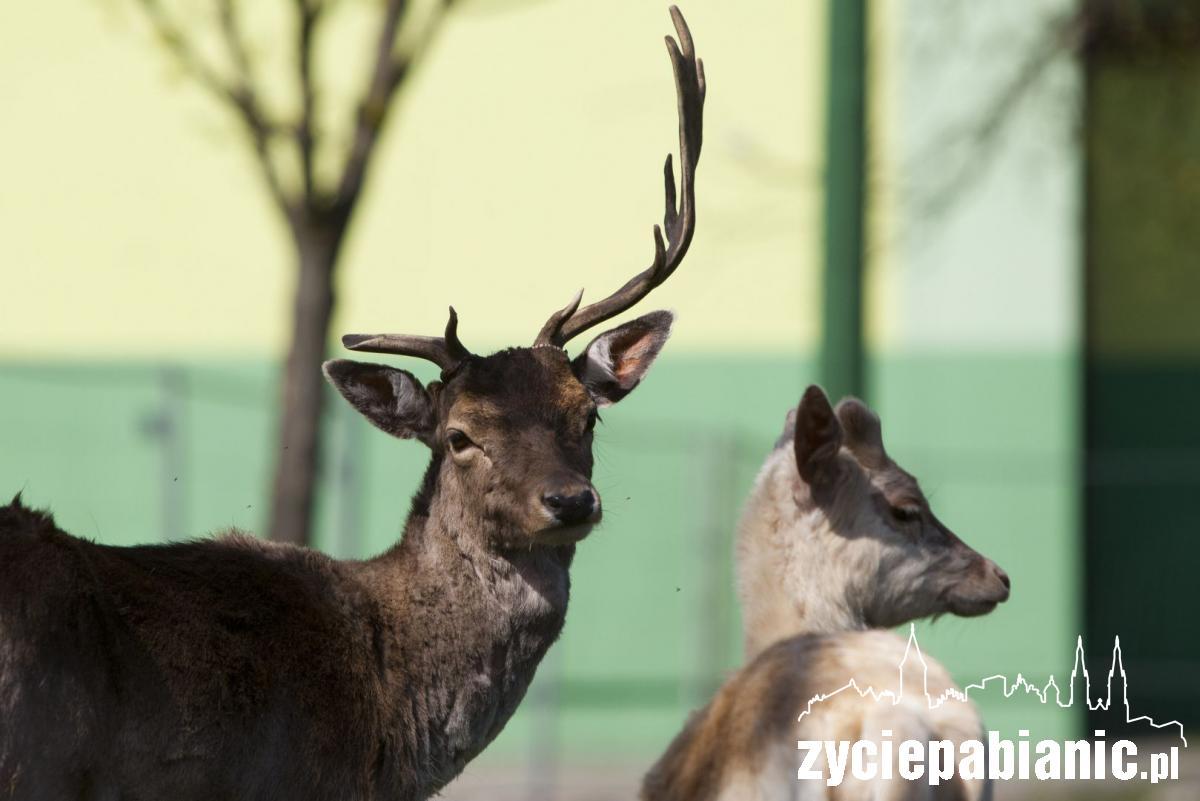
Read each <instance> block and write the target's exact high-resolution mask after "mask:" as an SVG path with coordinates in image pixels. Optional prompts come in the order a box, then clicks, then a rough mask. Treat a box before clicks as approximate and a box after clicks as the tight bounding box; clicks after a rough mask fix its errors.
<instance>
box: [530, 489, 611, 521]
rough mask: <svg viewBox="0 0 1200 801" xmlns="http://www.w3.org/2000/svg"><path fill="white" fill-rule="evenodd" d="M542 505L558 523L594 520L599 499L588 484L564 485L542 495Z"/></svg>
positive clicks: (597, 512)
mask: <svg viewBox="0 0 1200 801" xmlns="http://www.w3.org/2000/svg"><path fill="white" fill-rule="evenodd" d="M542 505H543V506H545V507H546V510H547V511H548V512H550V514H551V515H552V516H553V517H554V519H555V520H557V521H558V522H560V523H563V524H566V525H572V524H575V523H587V522H594V521H595V520H596V518H597V516H598V514H599V511H600V499H599V498H597V497H596V491H595V490H593V489H592V488H591V487H590V486H584V485H579V484H575V485H566V486H561V487H556V488H554V489H553V490H550V491H548V492H546V493H545V494H544V495H542Z"/></svg>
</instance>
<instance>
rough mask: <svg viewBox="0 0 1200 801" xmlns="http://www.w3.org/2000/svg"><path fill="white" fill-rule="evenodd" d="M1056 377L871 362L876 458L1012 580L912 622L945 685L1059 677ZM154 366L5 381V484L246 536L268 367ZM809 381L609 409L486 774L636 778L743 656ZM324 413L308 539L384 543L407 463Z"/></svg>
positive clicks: (1027, 368) (1063, 653)
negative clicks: (741, 577) (768, 505)
mask: <svg viewBox="0 0 1200 801" xmlns="http://www.w3.org/2000/svg"><path fill="white" fill-rule="evenodd" d="M1064 365H1065V361H1064V359H1062V358H1046V357H1040V356H1037V355H1027V356H1005V357H998V356H995V355H987V354H969V355H967V354H964V355H961V356H957V357H948V356H945V355H938V356H929V357H920V356H904V357H900V356H892V357H886V358H883V359H880V360H878V362H877V363H876V364H875V366H874V368H873V370H872V376H871V383H872V386H874V387H876V388H877V397H878V401H877V404H876V405H877V408H878V409H879V411H880V413H881V415H882V418H883V421H884V432H885V437H886V439H887V442H888V447H889V450H890V451H891V452H892V453H893V455H894V456H895V457H896V458H897V460H898V461H900V463H901V464H903V465H905V466H906V467H908V468H909V469H911V470H912V471H913V472H914V473H915V474H916V475H917V476H918V477H919V478H920V479H921V481H922V483H923V485H924V486H925V488H926V490H927V491H928V493H929V494H930V496H931V497H932V501H933V504H934V506H935V508H936V509H937V510H938V513H939V515H940V516H941V517H942V518H943V519H944V520H945V521H946V522H947V524H948V525H950V526H951V527H952V528H953V529H954V530H955V531H956V532H958V533H959V534H960V535H961V536H962V537H963V538H964V539H966V540H967V541H968V542H969V543H971V544H972V545H973V546H975V547H977V548H978V549H979V550H980V551H982V552H984V553H986V554H988V555H989V556H991V557H993V558H995V559H996V560H997V561H998V562H999V563H1000V564H1001V565H1002V566H1004V567H1005V569H1007V570H1008V571H1009V573H1010V574H1011V575H1012V579H1013V587H1014V595H1013V599H1012V600H1011V601H1010V602H1009V603H1008V604H1006V605H1004V606H1002V607H1001V608H1000V609H999V610H998V611H997V612H995V613H994V614H993V615H991V616H989V617H986V618H981V619H976V620H969V621H968V620H961V619H956V618H943V619H942V620H940V621H938V622H937V623H934V624H923V625H922V626H921V632H920V637H921V643H922V645H923V646H924V648H925V649H926V652H927V653H929V654H931V655H933V656H934V657H936V658H937V659H939V660H941V661H942V662H944V663H945V664H946V665H948V666H949V667H950V668H951V669H952V671H953V673H954V675H955V676H956V678H958V679H959V680H960V681H963V682H966V681H972V680H975V679H978V678H981V677H982V676H984V675H990V674H992V673H995V672H1000V671H1003V672H1008V673H1014V674H1015V673H1017V672H1023V673H1025V675H1028V676H1042V675H1043V674H1045V673H1048V672H1051V671H1061V670H1063V669H1064V668H1066V667H1069V658H1070V656H1071V643H1072V642H1073V638H1074V634H1075V633H1076V631H1075V628H1074V626H1075V616H1076V608H1075V607H1076V600H1075V599H1076V594H1075V582H1076V578H1077V575H1076V574H1077V566H1076V560H1075V553H1074V541H1073V538H1072V537H1071V536H1070V533H1071V532H1072V531H1073V529H1074V525H1075V520H1074V515H1075V511H1074V500H1073V498H1074V491H1073V485H1072V475H1073V472H1072V471H1073V462H1072V458H1073V457H1072V455H1071V453H1070V452H1069V451H1068V450H1067V449H1066V448H1064V446H1063V445H1062V443H1061V440H1060V438H1057V437H1056V436H1055V433H1056V432H1058V431H1060V430H1061V429H1062V428H1063V427H1067V426H1069V425H1070V424H1071V423H1070V420H1064V419H1062V417H1061V414H1056V413H1054V412H1053V410H1052V408H1051V409H1048V408H1047V406H1046V405H1045V404H1044V402H1043V400H1042V399H1041V397H1040V395H1039V394H1038V393H1033V392H1030V391H1029V388H1030V387H1038V388H1039V389H1040V390H1041V392H1043V393H1045V394H1047V395H1050V396H1057V395H1063V394H1069V392H1070V388H1069V387H1067V386H1064V376H1065V375H1067V374H1068V371H1067V370H1065V369H1064ZM172 369H173V370H174V371H175V372H174V373H167V374H166V375H172V376H176V377H175V378H174V379H172V381H164V372H163V368H162V367H160V366H156V365H151V364H141V363H123V364H111V365H108V366H105V367H97V366H82V365H81V366H76V365H66V364H59V365H52V366H38V367H33V366H28V365H4V366H3V367H0V398H2V399H3V400H2V401H0V420H2V421H3V423H2V424H0V443H2V448H3V459H2V460H0V489H2V490H3V491H4V492H9V491H11V492H15V491H17V490H24V492H25V495H26V498H27V499H28V501H29V502H31V503H34V504H38V505H45V506H49V507H51V508H52V509H53V510H54V511H55V513H56V515H57V517H58V520H59V523H60V524H61V525H62V526H63V527H64V528H66V529H68V530H69V531H71V532H72V533H75V534H78V535H80V536H86V537H91V538H94V539H96V540H98V541H101V542H108V543H132V542H142V541H156V540H160V539H162V538H163V534H162V532H163V530H164V527H165V526H167V525H169V523H167V522H164V517H165V516H167V515H168V514H169V510H171V509H178V510H181V514H182V517H183V521H182V523H180V524H179V525H180V526H181V528H182V530H183V533H184V534H185V535H186V536H200V535H203V534H205V533H207V532H210V531H213V530H216V529H219V528H222V527H226V526H230V525H237V526H244V527H247V528H250V529H252V530H253V529H257V528H258V527H259V526H260V521H261V519H262V516H263V510H262V509H261V508H260V506H259V504H260V499H261V498H262V497H263V496H264V494H265V492H264V490H265V487H266V480H267V474H268V463H267V458H266V457H267V454H268V453H269V447H270V442H271V436H270V435H271V428H270V424H271V422H272V421H271V417H270V414H269V409H270V408H271V403H272V401H273V396H272V389H271V386H272V382H271V376H272V372H273V368H272V366H271V365H269V364H265V363H258V364H250V363H247V364H243V365H240V366H237V367H217V366H214V365H207V364H187V365H181V366H178V367H175V368H172ZM418 369H419V370H420V369H421V368H418ZM179 374H182V380H180V379H179V378H178V375H179ZM812 375H813V370H812V368H811V366H810V365H809V364H808V362H807V361H806V360H805V359H803V358H799V357H791V358H784V357H776V358H761V357H758V358H756V357H752V356H736V355H726V356H709V357H702V356H698V355H687V356H676V357H671V356H665V357H664V358H663V359H662V360H660V362H659V363H658V364H657V365H656V366H655V369H654V372H653V373H652V375H651V376H650V377H649V378H648V379H647V380H646V382H645V383H644V384H643V385H642V386H641V387H639V388H638V390H637V392H635V393H634V394H633V395H632V396H630V397H629V398H628V399H626V400H625V401H624V402H623V403H621V404H620V405H618V406H616V407H614V408H613V409H611V410H610V411H609V412H608V413H606V415H605V422H604V423H603V425H602V427H601V430H600V433H599V436H598V438H597V445H596V456H597V460H596V472H595V480H596V483H597V486H598V488H599V489H600V492H601V494H602V496H603V498H604V503H605V510H606V511H605V523H604V525H603V526H602V527H601V528H600V529H599V530H597V531H596V532H595V533H594V534H593V535H592V536H591V537H590V538H589V539H588V540H587V541H585V542H584V543H583V545H582V546H581V547H580V551H579V555H578V558H577V560H576V566H575V568H574V572H573V588H574V591H573V596H572V607H571V611H570V615H569V617H568V622H567V626H566V632H565V634H564V637H563V639H562V641H561V642H560V643H559V644H558V645H557V646H556V647H555V649H554V650H553V651H552V652H551V655H550V656H549V657H548V659H547V661H546V663H545V665H544V666H543V669H542V670H541V672H540V673H539V678H538V681H537V682H536V683H535V687H534V689H533V690H532V691H531V696H530V698H529V699H528V701H527V703H526V704H525V705H524V706H523V707H522V709H521V711H520V712H519V713H518V715H517V717H516V718H515V719H514V720H513V722H512V723H511V724H510V726H509V727H508V729H507V730H506V731H505V733H504V734H503V735H502V737H501V740H500V741H499V742H498V743H497V745H496V747H495V748H494V749H492V750H491V751H490V752H489V754H488V755H487V758H488V759H498V760H512V759H521V758H523V756H522V755H523V754H525V753H526V752H527V751H529V750H530V749H534V748H537V747H541V746H539V743H540V744H542V746H544V745H545V744H546V743H551V744H552V746H551V747H554V748H556V749H557V750H558V751H560V752H561V753H563V754H565V755H566V756H567V757H569V758H586V757H588V756H596V757H599V758H603V757H604V756H605V755H608V756H617V755H624V756H627V757H629V759H630V760H632V761H634V762H635V763H636V762H638V761H641V762H645V763H647V764H648V763H649V761H650V759H651V757H652V756H653V755H655V754H657V753H658V752H659V751H660V750H661V749H662V748H663V747H664V746H665V744H666V742H667V741H668V740H669V739H670V737H671V736H672V735H673V734H674V733H675V732H676V731H677V730H678V729H679V727H680V726H681V725H682V722H683V720H684V717H685V715H686V712H687V711H688V710H689V709H691V708H694V707H695V706H698V705H699V704H701V703H703V701H704V700H706V699H707V698H708V697H709V694H710V693H711V690H712V688H713V687H715V685H716V683H717V682H718V681H719V680H720V677H721V676H722V675H723V674H724V672H725V671H726V670H728V669H730V668H732V667H734V666H736V665H737V664H738V661H739V659H740V655H739V650H740V635H739V629H738V626H739V624H738V620H737V613H736V608H735V604H734V598H733V591H732V572H731V544H732V540H731V535H732V528H733V522H734V520H735V519H736V515H737V511H738V508H739V506H740V504H741V501H742V499H743V498H744V497H745V494H746V492H747V491H748V489H749V487H750V484H751V482H752V480H753V477H754V474H755V472H756V471H757V469H758V466H759V465H760V463H761V461H762V458H763V457H764V456H765V455H766V453H767V452H768V450H769V449H770V447H771V444H772V443H773V441H774V440H775V438H776V436H777V435H778V432H779V430H780V427H781V426H782V424H783V418H784V415H785V413H786V412H787V410H788V409H789V408H790V407H791V406H792V405H793V404H795V403H796V401H797V400H798V398H799V396H800V393H801V391H802V389H803V386H804V385H805V384H806V383H808V381H810V380H811V376H812ZM180 388H182V389H180ZM164 408H168V409H170V408H174V409H175V414H176V415H177V419H178V421H179V424H178V426H179V427H178V429H177V430H178V431H180V432H181V436H180V437H179V438H178V439H176V440H172V439H170V438H166V439H164V438H163V437H162V436H161V434H157V435H156V434H154V433H153V431H154V430H155V429H154V426H152V425H151V423H152V422H153V421H154V420H155V419H156V417H159V416H161V412H162V410H163V409H164ZM333 409H334V411H333V412H332V414H333V419H332V421H331V425H330V426H329V437H330V442H329V447H328V449H327V460H326V463H325V465H324V466H323V469H322V494H321V503H320V509H319V512H318V514H319V517H320V521H321V522H320V526H319V536H318V545H319V546H320V547H322V548H323V549H325V550H328V551H330V552H333V553H338V554H341V555H346V556H349V555H360V554H370V553H375V552H378V551H380V550H382V549H383V548H385V547H387V546H388V544H389V543H391V542H392V541H393V538H394V537H395V536H396V535H397V532H398V531H399V529H400V525H401V522H402V519H403V516H404V515H405V513H406V511H407V505H408V499H409V496H410V494H411V492H412V491H413V489H414V488H415V486H416V483H417V480H418V478H419V475H420V473H421V471H422V469H423V467H424V464H425V452H424V449H423V447H422V446H420V445H419V444H417V443H414V442H401V441H397V440H393V439H391V438H389V437H387V436H385V435H384V434H382V433H380V432H378V431H376V430H375V429H373V428H370V427H369V426H368V425H367V424H366V423H365V422H363V421H361V420H360V419H359V418H358V417H357V416H355V415H354V414H353V413H352V412H348V411H344V410H348V409H349V407H348V406H346V405H345V404H342V403H341V402H340V401H339V402H338V403H337V404H336V405H333ZM159 430H161V426H159ZM172 442H174V443H175V444H174V445H171V444H170V443H172ZM175 465H177V466H178V469H177V470H175V469H174V467H173V466H175ZM168 468H171V469H172V470H175V472H178V473H180V475H178V476H176V475H170V474H169V473H165V472H164V470H167V469H168ZM347 475H350V476H352V479H351V480H350V481H349V483H347ZM176 478H178V481H176V480H175V479H176ZM347 527H350V529H351V530H349V531H347ZM983 709H984V714H985V716H987V718H988V720H989V723H991V724H994V725H1008V724H1010V723H1011V724H1013V725H1016V724H1018V723H1019V724H1020V725H1021V726H1026V727H1029V726H1032V727H1034V728H1036V729H1038V730H1048V731H1052V732H1057V733H1060V734H1061V733H1066V732H1067V731H1068V730H1069V729H1070V727H1071V725H1072V723H1071V720H1072V719H1071V717H1070V715H1069V714H1064V713H1062V712H1061V711H1059V710H1054V709H1051V708H1049V707H1035V706H1033V705H1030V704H1029V703H1028V702H1025V701H1021V702H1017V703H1013V702H1010V703H1008V704H997V703H995V701H994V699H993V700H992V702H991V703H986V702H985V703H984V704H983ZM550 733H554V734H553V736H552V735H551V734H550Z"/></svg>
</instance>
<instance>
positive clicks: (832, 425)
mask: <svg viewBox="0 0 1200 801" xmlns="http://www.w3.org/2000/svg"><path fill="white" fill-rule="evenodd" d="M736 556H737V579H738V595H739V597H740V600H741V605H742V615H743V621H744V633H745V650H746V665H745V666H744V667H743V668H742V669H741V670H739V671H738V672H737V673H736V674H734V675H733V676H732V677H731V678H730V679H729V680H728V681H727V682H726V683H725V684H724V686H723V687H722V688H721V689H720V690H719V691H718V692H717V695H716V697H715V698H714V699H713V700H712V702H711V703H709V705H708V706H707V707H705V708H704V709H703V710H701V711H699V712H697V713H695V714H694V715H693V716H692V718H691V719H690V720H689V722H688V723H687V725H686V727H685V728H684V730H683V731H682V732H681V733H680V734H679V735H678V736H677V737H676V738H675V740H674V741H673V742H672V743H671V745H670V747H669V748H668V750H667V752H666V753H665V754H664V755H663V756H662V758H661V759H660V760H659V761H658V763H657V764H656V765H655V766H654V767H653V768H652V769H651V770H650V772H649V773H648V774H647V776H646V779H645V782H644V784H643V788H642V798H643V799H644V800H645V801H717V800H719V801H734V800H735V799H736V800H737V801H768V800H770V801H774V800H775V799H826V798H827V799H838V800H839V801H846V800H849V799H896V800H897V801H899V800H900V799H904V801H910V800H915V799H925V798H937V799H977V798H981V797H984V793H985V792H986V789H987V788H986V787H985V785H984V783H982V782H974V781H969V782H965V783H964V782H960V781H956V780H955V781H951V782H950V783H948V784H943V785H940V786H938V787H931V786H930V785H929V784H928V782H927V781H924V780H922V781H920V782H907V781H904V780H902V779H895V780H893V781H891V782H882V781H873V782H860V781H856V780H855V779H854V778H853V777H852V776H849V775H847V776H846V779H845V781H844V782H843V783H842V784H841V785H840V786H837V787H827V786H826V784H825V783H823V782H816V781H814V780H808V781H803V782H801V781H798V778H797V769H798V767H799V766H800V765H801V755H800V753H799V752H798V749H797V742H798V741H826V740H829V741H844V740H849V741H856V740H868V739H869V740H875V741H879V740H881V739H883V738H884V737H887V738H890V739H892V740H894V741H895V742H897V743H899V742H901V741H903V740H908V739H913V740H918V741H920V742H923V743H924V742H928V741H930V740H942V739H946V740H950V741H952V742H954V743H955V747H956V748H957V744H958V743H959V742H961V741H962V740H964V739H979V737H980V735H981V731H982V726H981V723H980V720H979V716H978V713H977V712H976V710H975V708H974V707H973V705H971V704H970V703H963V702H960V701H951V702H947V703H946V704H943V705H941V706H938V707H937V708H936V709H932V710H931V709H929V705H928V703H927V702H926V700H925V698H924V696H923V695H921V691H920V689H919V688H921V687H922V684H923V682H924V681H925V676H924V675H923V673H924V671H923V669H922V665H921V663H920V662H919V661H918V660H917V659H916V658H915V655H912V656H913V658H910V659H908V660H907V661H906V660H905V653H906V647H907V643H906V641H905V640H904V639H902V638H900V637H897V636H896V635H895V634H892V633H891V632H888V631H885V630H882V629H887V628H890V627H894V626H898V625H901V624H903V623H906V622H908V621H911V620H915V619H918V618H923V617H928V616H931V615H938V614H943V613H951V614H956V615H962V616H974V615H982V614H986V613H987V612H990V611H991V610H992V609H994V608H995V607H996V605H997V604H999V603H1000V602H1002V601H1004V600H1006V599H1007V598H1008V594H1009V579H1008V576H1007V575H1006V574H1005V573H1004V571H1003V570H1001V569H1000V568H999V567H998V566H997V565H996V564H995V563H994V562H992V561H991V560H990V559H987V558H985V557H983V556H982V555H980V554H979V553H976V552H975V551H974V550H972V549H971V548H970V547H968V546H967V545H966V543H964V542H963V541H962V540H960V539H959V538H958V537H957V536H955V535H954V533H953V532H951V531H950V530H949V529H948V528H946V526H945V525H943V524H942V522H941V521H939V520H938V519H937V517H935V516H934V514H933V512H932V511H931V510H930V508H929V502H928V500H927V499H926V498H925V495H924V494H923V493H922V492H921V489H920V487H919V486H918V484H917V481H916V479H915V478H913V476H912V475H910V474H909V473H907V472H905V471H904V470H903V469H902V468H901V467H900V466H899V465H897V464H896V463H895V462H894V461H893V460H892V459H891V458H890V457H889V456H888V454H887V452H886V451H885V450H884V447H883V438H882V432H881V428H880V422H879V418H878V417H877V416H876V415H875V414H874V413H873V412H872V411H871V410H870V409H868V408H867V406H866V405H865V404H863V403H862V402H861V401H859V400H856V399H852V398H851V399H847V400H843V401H842V402H841V403H839V404H838V406H837V409H836V411H835V410H834V409H833V408H831V407H830V404H829V400H828V398H826V397H825V393H824V392H822V391H821V389H820V388H818V387H809V388H808V390H807V391H806V392H805V394H804V397H803V399H802V400H801V402H800V406H799V408H798V409H797V410H796V411H795V412H794V413H793V414H792V415H789V418H788V422H787V425H786V426H785V428H784V432H783V435H782V436H781V437H780V439H779V441H778V443H777V444H776V448H775V450H773V451H772V453H771V454H770V455H769V456H768V457H767V459H766V462H765V464H764V465H763V467H762V470H761V471H760V472H759V475H758V478H757V480H756V481H755V484H754V488H753V490H752V491H751V494H750V498H749V500H748V502H747V503H746V506H745V510H744V512H743V514H742V518H741V522H740V524H739V527H738V535H737V544H736ZM925 661H926V663H927V664H928V691H929V692H930V693H931V694H933V695H934V696H937V695H940V694H941V693H943V692H944V691H946V690H948V689H957V688H955V686H954V684H953V682H952V680H951V678H950V676H949V674H948V673H947V672H946V670H945V669H944V668H943V667H942V666H941V665H939V664H938V663H937V662H935V661H934V660H932V659H928V658H926V660H925ZM902 663H903V675H904V686H905V688H906V690H907V692H906V693H905V694H904V699H903V701H902V702H901V703H899V704H895V705H894V704H891V703H888V702H887V700H886V699H885V700H884V701H882V702H880V701H875V700H874V699H872V698H871V697H869V696H867V697H863V696H862V695H860V694H859V693H858V692H855V691H854V690H849V691H845V692H841V693H838V694H836V695H834V696H833V697H831V698H828V699H827V700H824V701H822V702H820V703H817V704H814V705H813V706H812V707H811V711H810V708H809V701H810V700H811V699H812V698H814V697H815V696H816V695H818V694H829V693H833V692H834V691H836V690H838V689H839V688H841V687H843V686H844V685H846V684H847V683H848V682H849V681H850V679H854V680H855V681H856V682H857V684H858V685H859V687H862V688H865V687H874V688H875V689H876V690H879V691H885V690H890V691H892V692H897V691H898V690H899V687H898V685H899V683H900V670H901V668H900V666H901V664H902ZM914 696H915V697H914ZM802 714H803V719H801V716H802ZM815 768H816V769H818V770H822V771H824V772H825V775H826V776H828V775H830V774H829V772H828V770H829V766H828V765H827V764H826V761H825V760H824V759H823V758H822V759H820V760H819V761H818V763H817V764H816V766H815Z"/></svg>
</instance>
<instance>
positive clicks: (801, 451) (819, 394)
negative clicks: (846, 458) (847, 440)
mask: <svg viewBox="0 0 1200 801" xmlns="http://www.w3.org/2000/svg"><path fill="white" fill-rule="evenodd" d="M792 442H793V444H794V446H795V449H796V467H797V468H798V469H799V470H800V478H802V479H804V482H805V483H806V484H808V485H809V486H810V487H815V486H818V485H821V484H826V483H828V482H831V481H833V480H834V479H836V478H837V472H838V451H839V450H840V449H841V447H842V424H841V423H839V422H838V419H837V415H835V414H834V413H833V407H831V406H830V405H829V398H827V397H826V396H825V391H824V390H823V389H821V388H820V387H818V386H816V385H815V384H814V385H812V386H810V387H809V388H808V389H806V390H805V391H804V397H803V398H801V399H800V408H798V409H797V410H796V436H795V439H794V440H793V441H792Z"/></svg>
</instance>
